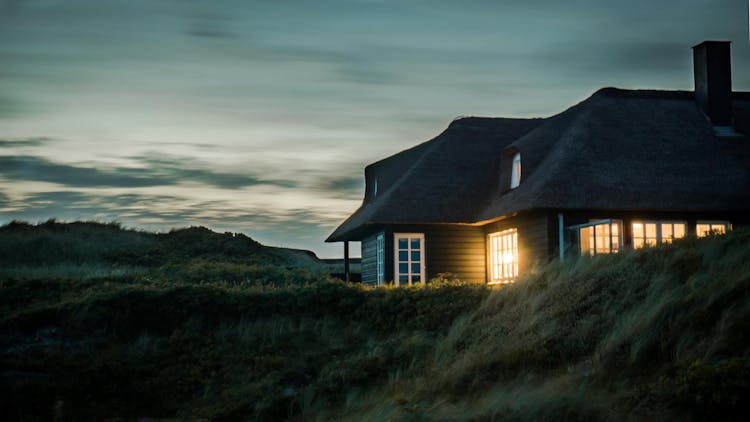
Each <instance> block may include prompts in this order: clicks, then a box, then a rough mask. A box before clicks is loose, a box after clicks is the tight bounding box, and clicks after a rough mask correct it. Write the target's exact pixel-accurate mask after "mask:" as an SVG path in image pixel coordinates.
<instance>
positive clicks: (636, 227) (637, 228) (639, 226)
mask: <svg viewBox="0 0 750 422" xmlns="http://www.w3.org/2000/svg"><path fill="white" fill-rule="evenodd" d="M633 237H641V238H642V237H643V223H633Z"/></svg>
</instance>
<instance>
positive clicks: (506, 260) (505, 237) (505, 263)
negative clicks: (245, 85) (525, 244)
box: [487, 229, 518, 283]
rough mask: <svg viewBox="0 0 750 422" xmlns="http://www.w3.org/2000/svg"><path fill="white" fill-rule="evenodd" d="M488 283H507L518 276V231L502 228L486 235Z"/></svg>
mask: <svg viewBox="0 0 750 422" xmlns="http://www.w3.org/2000/svg"><path fill="white" fill-rule="evenodd" d="M487 242H488V243H489V246H488V248H487V249H488V250H489V266H490V269H489V270H490V271H489V273H490V283H507V282H510V281H513V279H515V278H516V277H518V231H517V230H516V229H508V230H503V231H501V232H497V233H492V234H490V235H489V236H488V238H487Z"/></svg>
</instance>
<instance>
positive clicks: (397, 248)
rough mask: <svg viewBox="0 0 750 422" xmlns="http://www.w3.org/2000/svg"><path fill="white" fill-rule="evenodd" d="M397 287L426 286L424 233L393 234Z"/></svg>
mask: <svg viewBox="0 0 750 422" xmlns="http://www.w3.org/2000/svg"><path fill="white" fill-rule="evenodd" d="M393 252H394V257H393V267H394V273H395V277H394V280H395V282H396V286H401V285H405V286H409V285H412V284H416V283H421V284H425V263H424V259H425V257H424V233H394V234H393Z"/></svg>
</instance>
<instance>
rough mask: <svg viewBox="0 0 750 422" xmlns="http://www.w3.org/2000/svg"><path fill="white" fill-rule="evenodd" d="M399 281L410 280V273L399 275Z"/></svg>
mask: <svg viewBox="0 0 750 422" xmlns="http://www.w3.org/2000/svg"><path fill="white" fill-rule="evenodd" d="M398 281H399V282H401V283H403V282H406V281H409V276H408V275H399V276H398Z"/></svg>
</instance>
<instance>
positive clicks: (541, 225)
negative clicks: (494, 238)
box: [482, 212, 550, 275]
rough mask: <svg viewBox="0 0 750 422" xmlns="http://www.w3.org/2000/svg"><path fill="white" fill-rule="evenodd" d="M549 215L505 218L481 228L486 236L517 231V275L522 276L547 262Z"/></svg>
mask: <svg viewBox="0 0 750 422" xmlns="http://www.w3.org/2000/svg"><path fill="white" fill-rule="evenodd" d="M549 220H550V213H547V212H534V213H528V214H522V215H519V216H516V217H511V218H507V219H505V220H501V221H498V222H495V223H490V224H487V225H485V226H483V227H482V229H483V232H484V234H485V236H486V235H489V234H490V233H495V232H499V231H502V230H507V229H511V228H515V229H516V230H518V273H519V275H523V274H525V273H527V272H528V271H529V270H531V269H532V268H534V266H536V265H541V264H544V263H546V262H547V261H548V260H549V244H550V234H549V226H550V225H549Z"/></svg>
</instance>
